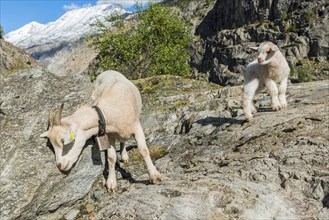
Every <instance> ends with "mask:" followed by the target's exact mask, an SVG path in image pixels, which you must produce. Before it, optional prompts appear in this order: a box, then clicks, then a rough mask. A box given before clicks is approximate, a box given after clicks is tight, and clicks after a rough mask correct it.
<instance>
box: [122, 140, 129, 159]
mask: <svg viewBox="0 0 329 220" xmlns="http://www.w3.org/2000/svg"><path fill="white" fill-rule="evenodd" d="M120 154H121V161H122V162H123V163H128V160H129V156H128V153H127V150H126V147H125V142H120Z"/></svg>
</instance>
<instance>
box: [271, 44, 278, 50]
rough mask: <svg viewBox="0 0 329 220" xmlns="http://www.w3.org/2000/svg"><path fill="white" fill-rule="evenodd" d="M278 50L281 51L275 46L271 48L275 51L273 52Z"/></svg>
mask: <svg viewBox="0 0 329 220" xmlns="http://www.w3.org/2000/svg"><path fill="white" fill-rule="evenodd" d="M278 50H279V48H278V46H276V45H273V46H272V47H271V51H273V52H275V51H278Z"/></svg>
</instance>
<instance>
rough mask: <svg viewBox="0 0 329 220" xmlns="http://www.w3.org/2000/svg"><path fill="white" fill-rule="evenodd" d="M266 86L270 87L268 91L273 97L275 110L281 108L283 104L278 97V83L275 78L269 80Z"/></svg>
mask: <svg viewBox="0 0 329 220" xmlns="http://www.w3.org/2000/svg"><path fill="white" fill-rule="evenodd" d="M266 88H267V89H268V91H269V93H270V95H271V97H272V109H273V110H275V111H278V110H281V109H282V105H281V103H280V101H279V98H278V94H279V92H278V87H277V85H276V83H275V82H274V81H273V80H268V81H267V83H266Z"/></svg>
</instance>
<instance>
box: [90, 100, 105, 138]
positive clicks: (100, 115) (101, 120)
mask: <svg viewBox="0 0 329 220" xmlns="http://www.w3.org/2000/svg"><path fill="white" fill-rule="evenodd" d="M92 108H94V109H95V110H96V112H97V115H98V119H99V120H98V126H99V131H98V136H99V137H101V136H104V135H105V134H106V121H105V118H104V115H103V113H102V111H101V109H100V108H99V107H98V106H97V105H94V106H93V107H92Z"/></svg>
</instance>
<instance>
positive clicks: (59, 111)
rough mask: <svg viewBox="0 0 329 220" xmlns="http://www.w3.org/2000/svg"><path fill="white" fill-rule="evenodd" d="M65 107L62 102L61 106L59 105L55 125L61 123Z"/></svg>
mask: <svg viewBox="0 0 329 220" xmlns="http://www.w3.org/2000/svg"><path fill="white" fill-rule="evenodd" d="M63 108H64V103H62V104H61V107H59V109H58V111H57V112H56V114H55V121H54V122H55V125H61V117H62V111H63Z"/></svg>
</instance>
